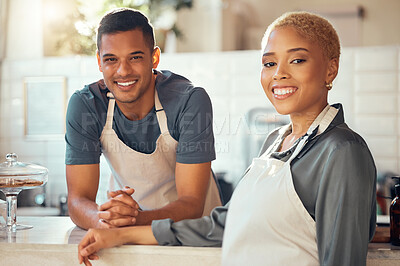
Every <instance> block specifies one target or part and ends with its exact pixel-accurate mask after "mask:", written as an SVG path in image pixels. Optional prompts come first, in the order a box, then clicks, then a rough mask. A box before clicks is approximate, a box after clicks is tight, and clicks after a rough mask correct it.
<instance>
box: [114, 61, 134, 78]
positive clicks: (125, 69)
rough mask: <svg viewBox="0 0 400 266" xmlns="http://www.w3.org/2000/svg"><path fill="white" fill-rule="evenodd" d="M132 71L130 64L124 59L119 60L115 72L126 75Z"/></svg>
mask: <svg viewBox="0 0 400 266" xmlns="http://www.w3.org/2000/svg"><path fill="white" fill-rule="evenodd" d="M131 72H132V68H131V65H130V64H129V62H127V61H126V60H121V61H120V63H119V66H118V70H117V73H118V75H120V76H127V75H129V74H130V73H131Z"/></svg>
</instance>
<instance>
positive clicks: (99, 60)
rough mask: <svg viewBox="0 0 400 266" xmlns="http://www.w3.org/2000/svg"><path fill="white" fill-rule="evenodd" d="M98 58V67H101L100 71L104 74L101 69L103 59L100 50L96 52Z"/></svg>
mask: <svg viewBox="0 0 400 266" xmlns="http://www.w3.org/2000/svg"><path fill="white" fill-rule="evenodd" d="M96 57H97V65H98V66H99V70H100V72H103V70H102V69H101V58H100V53H99V50H97V51H96Z"/></svg>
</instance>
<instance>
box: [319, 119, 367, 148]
mask: <svg viewBox="0 0 400 266" xmlns="http://www.w3.org/2000/svg"><path fill="white" fill-rule="evenodd" d="M319 142H322V143H324V144H325V145H327V146H329V147H331V149H337V148H340V147H341V146H343V145H348V144H352V145H354V146H360V147H364V148H368V145H367V143H366V142H365V140H364V139H363V137H361V135H360V134H358V133H357V132H355V131H354V130H352V129H351V128H350V127H349V126H348V125H347V124H346V123H341V124H339V125H336V126H334V127H332V128H330V129H329V130H327V132H326V133H324V134H322V135H321V137H320V140H319Z"/></svg>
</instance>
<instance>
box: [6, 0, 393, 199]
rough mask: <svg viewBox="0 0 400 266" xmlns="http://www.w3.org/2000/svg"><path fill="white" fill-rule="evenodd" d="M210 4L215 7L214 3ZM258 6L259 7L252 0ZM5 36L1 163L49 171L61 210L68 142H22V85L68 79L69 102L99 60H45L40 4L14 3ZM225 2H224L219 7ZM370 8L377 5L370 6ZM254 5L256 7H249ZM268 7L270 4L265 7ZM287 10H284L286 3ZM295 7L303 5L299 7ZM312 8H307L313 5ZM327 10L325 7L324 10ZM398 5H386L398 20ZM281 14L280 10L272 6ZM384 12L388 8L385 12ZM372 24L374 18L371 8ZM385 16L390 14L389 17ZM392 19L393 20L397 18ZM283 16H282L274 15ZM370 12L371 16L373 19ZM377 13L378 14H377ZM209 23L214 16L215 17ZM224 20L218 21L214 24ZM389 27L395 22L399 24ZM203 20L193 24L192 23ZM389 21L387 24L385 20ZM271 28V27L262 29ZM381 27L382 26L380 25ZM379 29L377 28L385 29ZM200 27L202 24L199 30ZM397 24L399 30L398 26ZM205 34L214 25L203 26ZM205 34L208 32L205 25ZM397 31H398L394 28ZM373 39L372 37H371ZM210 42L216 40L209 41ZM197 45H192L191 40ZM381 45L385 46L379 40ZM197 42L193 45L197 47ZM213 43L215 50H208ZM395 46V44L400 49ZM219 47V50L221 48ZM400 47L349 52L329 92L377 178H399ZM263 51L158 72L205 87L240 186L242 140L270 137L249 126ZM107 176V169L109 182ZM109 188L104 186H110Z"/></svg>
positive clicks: (226, 167)
mask: <svg viewBox="0 0 400 266" xmlns="http://www.w3.org/2000/svg"><path fill="white" fill-rule="evenodd" d="M210 1H211V0H210ZM252 1H253V2H254V1H255V0H252ZM9 2H10V13H9V17H10V19H11V20H10V22H9V31H8V36H7V48H8V49H7V54H6V60H5V61H4V62H3V64H2V72H1V75H0V77H1V78H2V79H1V81H0V82H1V83H0V162H2V161H4V157H5V155H6V154H7V153H8V152H16V153H18V155H19V156H20V160H21V161H27V162H36V163H40V164H43V165H45V166H47V167H48V168H49V170H50V175H49V183H48V185H47V193H48V196H49V197H48V199H49V200H48V203H50V204H51V205H56V204H57V201H58V199H57V197H58V195H59V194H60V193H65V192H66V182H65V170H64V168H65V166H64V152H65V144H64V139H63V138H62V137H60V138H59V139H52V140H50V139H45V140H36V141H32V140H27V139H26V138H25V136H24V95H23V78H24V77H31V76H34V77H40V76H65V77H66V78H67V89H68V96H70V95H71V94H72V92H73V91H75V90H77V89H80V88H82V86H83V85H84V84H87V83H90V82H92V81H94V80H97V79H99V78H101V74H100V73H99V72H98V69H97V65H96V59H95V58H94V57H81V56H70V57H46V58H44V57H43V44H42V40H43V38H42V36H43V34H42V31H43V29H42V24H41V12H42V11H41V10H42V7H41V0H12V1H9ZM218 2H219V1H218ZM364 2H365V5H366V6H371V5H372V2H373V1H372V0H366V1H364ZM249 3H250V2H249ZM265 3H268V2H267V1H265ZM284 3H285V2H284ZM293 3H297V1H296V2H293ZM307 3H308V1H307ZM323 3H324V2H323ZM396 3H399V2H398V1H397V0H395V1H393V0H388V1H387V5H388V6H389V7H390V9H391V10H394V11H395V12H397V13H396V14H398V11H397V10H398V9H396V8H397V7H398V6H397V5H396ZM258 4H259V5H262V6H260V7H259V8H258V9H259V10H263V11H264V10H265V12H264V13H263V14H265V16H266V17H268V18H269V19H271V20H272V19H273V17H274V16H275V15H276V16H277V15H278V14H275V13H271V12H273V11H272V10H274V9H272V8H271V7H270V6H268V7H266V6H265V4H264V2H262V1H259V2H258ZM274 7H275V8H277V7H278V6H277V5H274ZM382 7H383V8H386V7H385V6H384V5H382ZM369 9H372V10H370V11H368V9H367V16H372V13H373V14H377V13H379V12H380V11H375V9H377V8H376V6H371V7H370V8H369ZM383 10H385V9H383ZM391 10H389V11H387V12H386V13H387V17H388V18H389V17H391V14H392V11H391ZM274 12H276V13H279V14H280V13H281V10H278V11H274ZM368 12H370V13H369V15H368ZM371 12H372V13H371ZM210 16H211V15H210ZM217 17H218V16H214V18H215V19H216V20H218V18H217ZM396 19H397V18H395V19H393V18H392V19H391V20H392V21H397V20H396ZM196 21H197V20H196V19H194V18H192V20H191V22H192V24H190V25H193V22H196ZM382 21H386V18H382ZM263 23H265V24H267V23H268V22H263ZM379 23H380V22H379ZM379 23H378V25H379ZM198 24H200V23H198ZM399 24H400V23H398V24H397V25H399ZM205 25H206V26H207V27H211V25H214V24H212V23H210V24H207V23H206V24H205ZM203 26H204V25H203ZM391 26H393V23H392V24H391ZM207 27H203V29H202V31H197V32H196V31H194V35H193V36H192V37H193V38H194V36H195V35H197V34H200V33H201V35H203V38H202V43H203V45H206V46H203V47H211V46H212V44H213V40H214V39H218V36H216V34H217V33H218V29H217V30H214V31H213V33H210V34H211V35H212V36H214V38H207V37H204V35H207ZM380 27H382V28H379V30H381V31H383V32H385V34H386V35H385V38H381V39H385V40H386V41H391V40H392V38H397V37H396V36H398V35H399V34H395V33H393V32H392V33H390V34H389V33H388V32H387V31H392V29H393V27H389V28H385V27H383V26H382V25H381V26H380ZM371 32H372V30H371ZM211 35H210V36H211ZM192 37H191V40H192ZM377 41H382V40H377ZM193 42H195V40H194V39H193ZM207 42H209V43H207ZM395 42H396V41H395ZM217 46H218V42H216V46H214V47H217ZM399 49H400V47H399V46H398V45H397V46H376V47H362V48H360V47H359V48H344V49H343V55H342V57H341V64H340V73H339V76H338V78H337V80H336V82H335V84H334V89H333V90H332V91H331V94H330V99H331V102H342V103H343V104H344V107H345V115H346V119H347V122H348V124H349V125H350V126H351V127H353V129H355V130H357V131H358V132H360V133H361V134H362V136H364V137H365V139H366V140H367V142H368V144H369V146H370V148H371V150H372V152H373V155H374V157H375V160H376V162H377V166H378V170H380V171H389V170H390V171H393V172H396V173H398V174H399V172H400V165H399V159H400V116H399V114H400V55H399V54H400V52H399ZM260 67H261V63H260V58H259V51H243V52H225V53H217V52H209V53H179V54H163V55H162V57H161V64H160V69H163V68H164V69H165V68H167V69H171V70H174V71H176V72H177V73H180V74H183V75H185V76H187V77H188V78H190V79H191V80H192V81H193V82H194V83H195V84H197V85H200V86H204V87H205V88H206V90H207V91H208V93H209V94H210V97H211V100H212V102H213V106H214V118H215V123H214V131H215V137H216V149H217V160H216V161H215V162H214V163H213V168H214V170H215V171H217V172H223V171H225V172H227V173H228V175H227V179H228V180H229V181H235V180H236V179H237V178H239V177H240V175H241V173H242V172H243V170H244V169H245V168H246V166H247V162H246V159H247V156H246V154H245V151H246V150H247V148H248V147H247V146H248V144H246V143H245V141H244V140H246V139H248V137H249V136H251V137H254V136H256V137H259V138H263V135H265V134H266V132H262V131H254V130H253V129H252V128H250V127H249V124H248V123H247V121H246V114H247V112H248V111H249V110H250V109H251V108H253V107H270V105H269V103H268V101H267V99H266V97H265V96H264V94H263V92H262V89H261V86H260V84H259V72H260ZM108 173H109V170H108V169H107V166H106V165H103V167H102V174H103V177H104V178H105V177H106V176H107V175H108ZM104 180H105V179H104Z"/></svg>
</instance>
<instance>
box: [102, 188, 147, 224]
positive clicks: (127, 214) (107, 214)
mask: <svg viewBox="0 0 400 266" xmlns="http://www.w3.org/2000/svg"><path fill="white" fill-rule="evenodd" d="M134 192H135V190H134V189H133V188H130V187H125V188H124V189H122V190H117V191H111V192H109V193H108V196H109V197H110V200H109V201H107V202H106V203H104V204H102V205H100V206H99V208H98V210H99V212H98V216H99V219H100V220H99V222H98V224H97V227H98V228H113V227H121V226H129V225H135V223H136V216H137V215H138V214H139V205H138V204H137V202H136V201H135V200H134V199H133V198H132V197H131V195H132V194H133V193H134Z"/></svg>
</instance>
